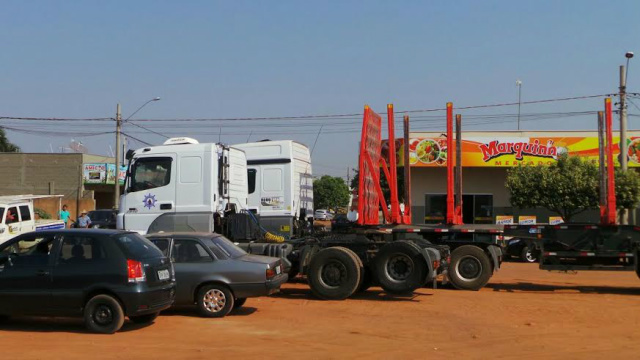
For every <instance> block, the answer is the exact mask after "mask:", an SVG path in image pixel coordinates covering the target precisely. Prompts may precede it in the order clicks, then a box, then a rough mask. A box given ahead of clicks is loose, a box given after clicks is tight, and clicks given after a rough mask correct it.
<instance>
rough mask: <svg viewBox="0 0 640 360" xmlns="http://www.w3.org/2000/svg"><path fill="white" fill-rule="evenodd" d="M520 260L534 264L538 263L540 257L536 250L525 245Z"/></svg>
mask: <svg viewBox="0 0 640 360" xmlns="http://www.w3.org/2000/svg"><path fill="white" fill-rule="evenodd" d="M520 260H522V261H524V262H528V263H534V262H536V261H538V256H537V255H536V253H535V250H534V249H532V248H531V247H529V246H528V245H525V246H524V247H523V248H522V251H520Z"/></svg>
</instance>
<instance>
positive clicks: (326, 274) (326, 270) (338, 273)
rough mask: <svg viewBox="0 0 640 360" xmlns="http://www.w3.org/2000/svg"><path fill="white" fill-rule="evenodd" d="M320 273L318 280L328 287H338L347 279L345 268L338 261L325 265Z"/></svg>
mask: <svg viewBox="0 0 640 360" xmlns="http://www.w3.org/2000/svg"><path fill="white" fill-rule="evenodd" d="M320 271H321V274H320V280H321V281H322V283H323V284H324V285H325V286H328V287H334V288H335V287H338V286H340V285H341V284H342V283H343V282H344V281H345V279H346V278H347V268H346V266H344V264H343V263H341V262H339V261H331V262H329V263H327V264H326V265H325V266H323V267H322V269H321V270H320Z"/></svg>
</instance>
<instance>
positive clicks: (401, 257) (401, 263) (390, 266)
mask: <svg viewBox="0 0 640 360" xmlns="http://www.w3.org/2000/svg"><path fill="white" fill-rule="evenodd" d="M413 269H414V264H413V260H411V258H410V257H408V256H407V255H405V254H394V255H392V256H391V257H389V260H388V261H387V264H386V266H385V271H386V273H387V277H388V278H389V279H391V280H393V281H395V282H400V281H404V280H407V278H409V276H411V273H412V272H413Z"/></svg>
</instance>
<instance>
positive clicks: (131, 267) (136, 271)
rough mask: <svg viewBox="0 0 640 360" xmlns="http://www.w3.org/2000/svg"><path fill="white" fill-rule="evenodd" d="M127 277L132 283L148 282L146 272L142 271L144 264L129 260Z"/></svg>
mask: <svg viewBox="0 0 640 360" xmlns="http://www.w3.org/2000/svg"><path fill="white" fill-rule="evenodd" d="M127 276H128V278H129V282H130V283H135V282H141V281H145V280H147V277H146V276H145V275H144V271H142V263H141V262H140V261H136V260H127Z"/></svg>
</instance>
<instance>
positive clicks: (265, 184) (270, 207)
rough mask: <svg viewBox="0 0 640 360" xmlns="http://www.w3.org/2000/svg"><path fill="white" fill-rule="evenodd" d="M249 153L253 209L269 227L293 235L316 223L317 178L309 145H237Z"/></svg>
mask: <svg viewBox="0 0 640 360" xmlns="http://www.w3.org/2000/svg"><path fill="white" fill-rule="evenodd" d="M233 146H234V147H237V148H239V149H242V150H244V152H245V153H246V156H247V171H248V181H249V208H250V209H251V210H252V211H254V212H256V213H258V214H259V216H260V224H261V225H262V227H263V228H265V229H266V230H268V231H270V232H273V233H276V234H279V235H285V236H290V235H294V233H295V232H296V230H299V229H301V228H302V227H304V226H305V223H306V222H311V223H312V222H313V178H312V176H311V175H312V172H311V153H310V152H309V148H308V147H307V146H306V145H304V144H301V143H299V142H296V141H292V140H278V141H270V140H265V141H258V142H253V143H246V144H236V145H233Z"/></svg>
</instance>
